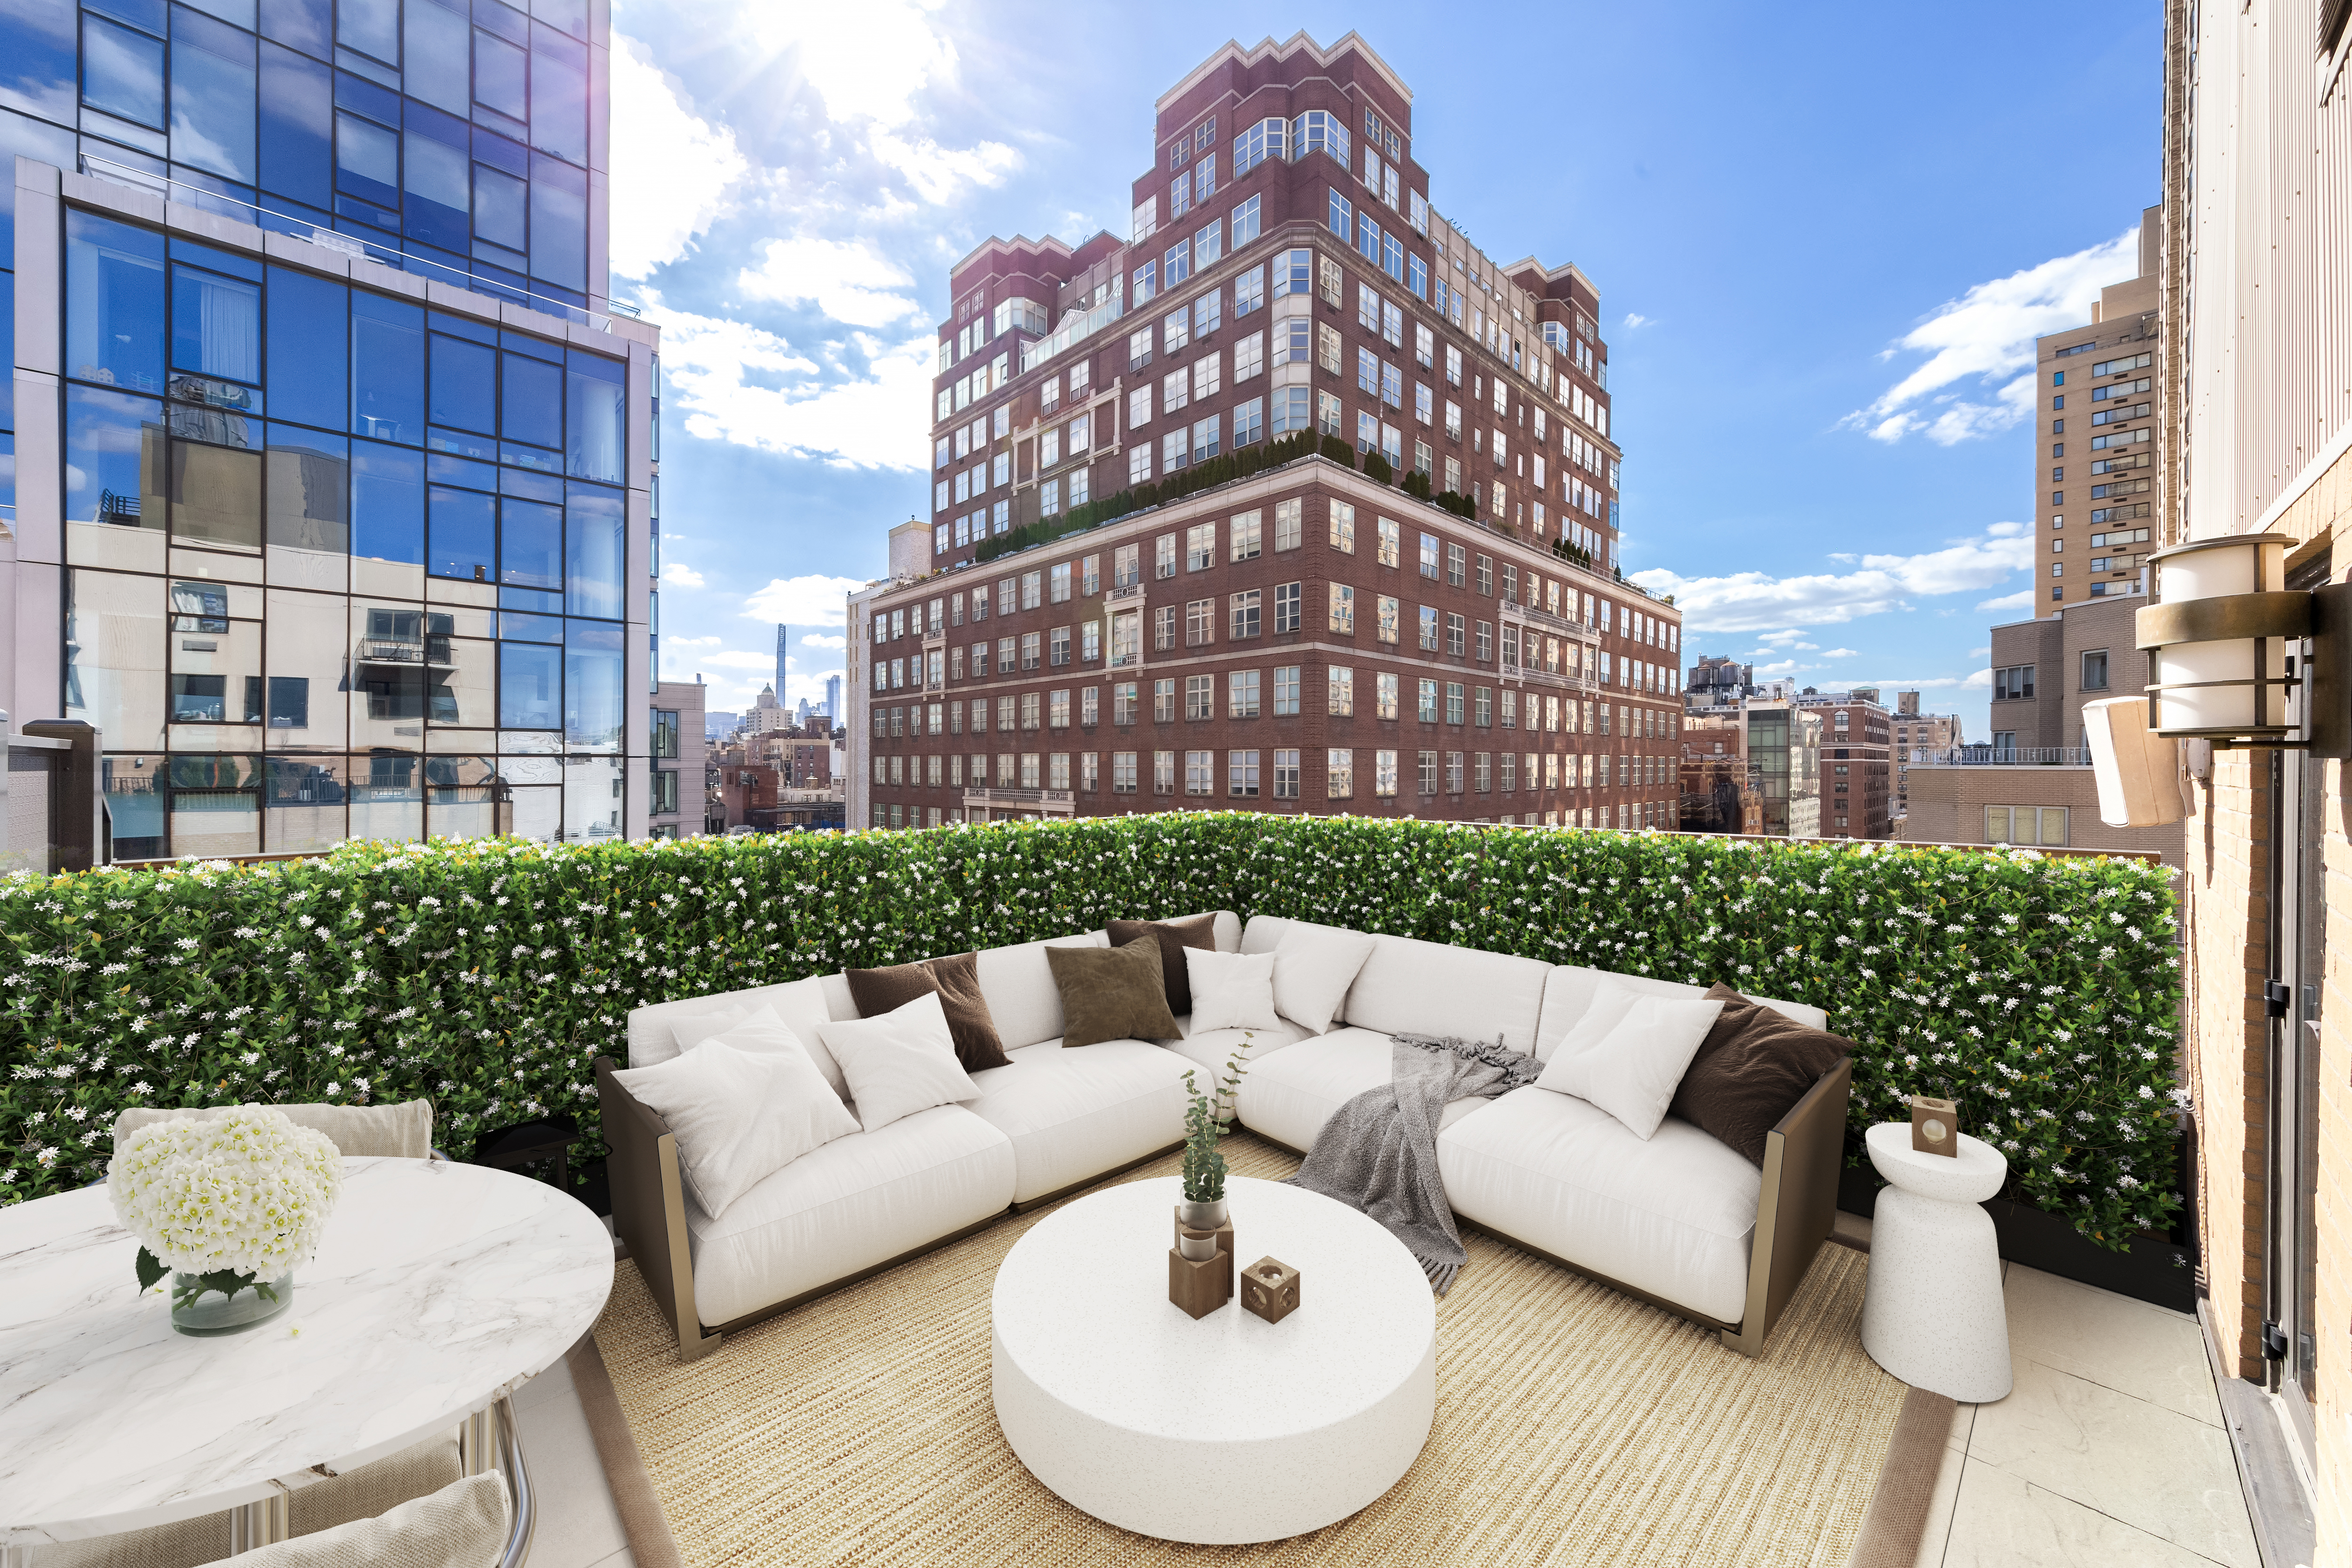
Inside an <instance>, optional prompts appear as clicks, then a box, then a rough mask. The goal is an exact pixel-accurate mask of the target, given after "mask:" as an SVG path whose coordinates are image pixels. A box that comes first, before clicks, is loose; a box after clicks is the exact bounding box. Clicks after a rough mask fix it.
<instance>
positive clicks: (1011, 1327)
mask: <svg viewBox="0 0 2352 1568" xmlns="http://www.w3.org/2000/svg"><path fill="white" fill-rule="evenodd" d="M1180 1188H1181V1181H1180V1178H1177V1177H1174V1176H1167V1177H1161V1178H1158V1179H1155V1180H1151V1181H1142V1182H1129V1183H1125V1184H1121V1185H1118V1186H1115V1187H1111V1188H1108V1189H1107V1190H1105V1191H1102V1192H1099V1193H1095V1194H1090V1195H1088V1196H1087V1197H1083V1198H1080V1199H1078V1200H1077V1201H1076V1202H1075V1203H1073V1204H1070V1205H1067V1206H1066V1207H1064V1208H1061V1209H1058V1210H1056V1211H1055V1212H1054V1213H1053V1214H1050V1215H1046V1216H1045V1219H1044V1220H1042V1221H1040V1222H1039V1223H1038V1224H1037V1225H1036V1226H1035V1227H1034V1228H1033V1229H1032V1230H1031V1231H1030V1232H1029V1234H1027V1235H1026V1236H1024V1237H1022V1238H1021V1239H1020V1240H1019V1241H1018V1242H1016V1243H1014V1244H1013V1250H1012V1251H1011V1252H1009V1253H1007V1254H1006V1255H1005V1258H1004V1262H1003V1265H1001V1266H1000V1267H999V1268H998V1269H997V1271H996V1289H995V1293H994V1296H993V1298H992V1301H991V1317H992V1323H991V1333H990V1355H991V1363H992V1383H993V1385H994V1393H995V1397H996V1418H997V1421H998V1423H999V1424H1000V1425H1001V1426H1003V1429H1004V1436H1005V1440H1006V1441H1007V1442H1009V1443H1010V1444H1011V1445H1012V1446H1013V1452H1014V1453H1015V1454H1017V1455H1019V1456H1020V1458H1021V1462H1022V1463H1023V1464H1024V1465H1026V1466H1028V1467H1029V1470H1030V1473H1031V1474H1032V1475H1034V1476H1035V1477H1036V1478H1037V1479H1038V1480H1040V1481H1041V1482H1043V1483H1044V1484H1045V1486H1046V1487H1047V1488H1048V1489H1051V1490H1052V1491H1053V1492H1055V1494H1056V1495H1057V1496H1059V1497H1061V1498H1063V1499H1065V1500H1067V1501H1069V1502H1070V1503H1073V1504H1075V1505H1076V1507H1078V1508H1081V1509H1084V1510H1086V1511H1087V1512H1088V1513H1090V1514H1092V1515H1094V1516H1095V1517H1096V1518H1097V1519H1100V1520H1105V1521H1108V1522H1109V1523H1112V1524H1115V1525H1118V1526H1119V1527H1120V1528H1121V1529H1124V1530H1132V1531H1137V1532H1138V1533H1139V1534H1143V1535H1151V1536H1157V1537H1160V1539H1162V1540H1167V1541H1184V1542H1202V1543H1210V1544H1235V1543H1239V1542H1253V1541H1275V1540H1279V1539H1281V1538H1283V1537H1285V1536H1291V1535H1297V1534H1300V1533H1302V1532H1304V1531H1309V1530H1319V1529H1320V1528H1322V1527H1323V1526H1324V1525H1327V1524H1331V1523H1334V1522H1336V1521H1339V1520H1342V1519H1345V1518H1347V1517H1348V1516H1349V1514H1351V1513H1353V1512H1355V1511H1356V1510H1358V1509H1360V1508H1362V1507H1363V1506H1364V1505H1365V1504H1367V1503H1369V1502H1370V1501H1372V1500H1374V1499H1375V1498H1377V1497H1379V1496H1380V1495H1381V1493H1382V1492H1384V1491H1386V1490H1388V1489H1389V1488H1391V1487H1392V1486H1394V1485H1395V1484H1396V1483H1397V1481H1398V1480H1399V1479H1401V1478H1402V1476H1403V1475H1404V1473H1405V1471H1406V1470H1407V1469H1409V1468H1412V1461H1413V1459H1414V1458H1415V1457H1416V1456H1418V1455H1419V1454H1420V1452H1421V1448H1422V1445H1423V1443H1424V1442H1425V1441H1427V1439H1428V1436H1429V1426H1430V1421H1431V1418H1432V1417H1433V1415H1434V1414H1435V1411H1436V1402H1437V1312H1436V1304H1435V1301H1434V1300H1433V1297H1432V1296H1431V1294H1430V1289H1429V1279H1428V1278H1427V1276H1425V1275H1423V1273H1422V1271H1421V1266H1420V1265H1419V1264H1417V1263H1415V1262H1414V1261H1413V1260H1412V1254H1411V1253H1409V1252H1407V1251H1406V1250H1405V1248H1404V1245H1403V1244H1402V1242H1400V1241H1398V1240H1397V1239H1396V1238H1395V1237H1392V1236H1391V1235H1390V1234H1389V1233H1388V1232H1387V1231H1385V1230H1383V1229H1381V1226H1378V1225H1376V1224H1375V1223H1373V1222H1372V1221H1371V1220H1370V1219H1368V1218H1366V1217H1365V1216H1364V1215H1361V1214H1359V1213H1358V1212H1356V1211H1355V1210H1354V1209H1351V1208H1349V1207H1348V1206H1347V1205H1344V1204H1339V1203H1335V1202H1333V1201H1332V1200H1331V1199H1329V1198H1327V1197H1324V1196H1322V1195H1321V1194H1317V1193H1310V1192H1306V1191H1304V1190H1302V1189H1300V1188H1297V1187H1287V1186H1283V1185H1281V1184H1278V1183H1275V1182H1263V1181H1253V1180H1249V1179H1247V1178H1243V1177H1235V1178H1234V1179H1233V1180H1232V1181H1231V1182H1230V1183H1229V1184H1228V1186H1227V1190H1226V1196H1227V1197H1228V1199H1229V1200H1230V1201H1231V1204H1232V1206H1233V1225H1234V1243H1235V1247H1236V1248H1237V1250H1238V1253H1239V1259H1238V1262H1239V1266H1240V1267H1247V1266H1248V1265H1249V1264H1252V1263H1255V1262H1256V1261H1257V1260H1258V1259H1259V1258H1265V1257H1268V1256H1271V1257H1274V1258H1280V1259H1281V1260H1282V1261H1283V1262H1285V1263H1287V1264H1289V1265H1290V1266H1291V1267H1292V1268H1297V1270H1298V1271H1299V1304H1298V1307H1297V1310H1294V1311H1293V1312H1291V1313H1290V1315H1289V1316H1287V1317H1286V1318H1285V1319H1283V1321H1280V1322H1278V1323H1269V1322H1266V1321H1264V1320H1263V1319H1261V1318H1258V1317H1256V1316H1255V1315H1254V1314H1252V1313H1249V1312H1246V1311H1244V1310H1242V1306H1241V1300H1240V1298H1239V1296H1238V1295H1236V1296H1235V1297H1234V1300H1229V1301H1227V1302H1226V1303H1225V1304H1224V1305H1223V1306H1222V1307H1220V1308H1218V1309H1216V1310H1213V1311H1212V1312H1210V1313H1208V1314H1207V1315H1206V1316H1204V1317H1202V1318H1200V1319H1198V1320H1194V1319H1192V1318H1190V1317H1187V1316H1186V1315H1185V1313H1184V1311H1183V1310H1182V1309H1181V1308H1180V1307H1178V1306H1176V1305H1175V1304H1173V1303H1172V1302H1171V1301H1170V1300H1168V1248H1169V1246H1170V1243H1171V1221H1170V1212H1171V1207H1172V1205H1174V1204H1175V1203H1176V1201H1177V1198H1178V1197H1179V1195H1180Z"/></svg>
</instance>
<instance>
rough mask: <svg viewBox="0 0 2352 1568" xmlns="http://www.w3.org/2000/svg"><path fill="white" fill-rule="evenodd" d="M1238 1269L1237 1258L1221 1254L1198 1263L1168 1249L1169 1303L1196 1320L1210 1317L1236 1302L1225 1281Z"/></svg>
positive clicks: (1225, 1253)
mask: <svg viewBox="0 0 2352 1568" xmlns="http://www.w3.org/2000/svg"><path fill="white" fill-rule="evenodd" d="M1233 1266H1234V1258H1233V1254H1231V1253H1229V1252H1220V1253H1218V1254H1217V1255H1216V1256H1215V1257H1213V1258H1202V1259H1201V1260H1200V1261H1199V1262H1198V1263H1195V1262H1193V1261H1192V1259H1191V1258H1187V1257H1185V1256H1184V1255H1183V1254H1182V1253H1181V1252H1179V1251H1177V1250H1176V1249H1175V1248H1174V1247H1170V1248H1169V1249H1168V1299H1169V1300H1171V1301H1173V1302H1174V1303H1175V1304H1176V1305H1178V1306H1179V1307H1181V1308H1183V1309H1184V1310H1185V1312H1186V1313H1187V1314H1188V1315H1189V1316H1192V1317H1194V1318H1204V1317H1207V1316H1208V1315H1209V1314H1210V1313H1211V1312H1213V1311H1215V1310H1217V1309H1218V1308H1220V1307H1222V1306H1223V1305H1224V1304H1225V1303H1226V1302H1227V1301H1228V1300H1232V1299H1233V1292H1232V1291H1231V1290H1230V1289H1226V1287H1225V1279H1226V1277H1227V1275H1228V1273H1229V1272H1230V1271H1231V1269H1232V1268H1233Z"/></svg>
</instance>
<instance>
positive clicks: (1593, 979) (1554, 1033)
mask: <svg viewBox="0 0 2352 1568" xmlns="http://www.w3.org/2000/svg"><path fill="white" fill-rule="evenodd" d="M1246 934H1247V933H1246V932H1245V933H1244V937H1246ZM1604 980H1608V981H1614V982H1615V983H1616V984H1620V985H1623V986H1627V987H1629V988H1631V989H1633V990H1635V991H1639V992H1641V993H1643V994H1644V995H1649V996H1665V997H1670V998H1674V999H1676V1000H1685V1001H1686V1000H1689V999H1691V998H1693V997H1698V996H1704V995H1706V991H1707V988H1706V986H1704V985H1685V984H1683V983H1682V982H1681V981H1679V980H1654V979H1652V978H1651V977H1650V976H1648V975H1646V974H1619V973H1615V972H1614V971H1612V970H1606V969H1586V968H1584V967H1583V966H1582V965H1580V964H1574V963H1557V964H1554V965H1552V966H1551V973H1550V975H1549V978H1548V979H1547V980H1546V981H1545V984H1544V992H1543V1015H1542V1017H1541V1018H1540V1019H1539V1020H1538V1023H1537V1025H1536V1045H1535V1054H1536V1055H1537V1056H1538V1057H1540V1058H1543V1059H1544V1060H1546V1061H1549V1060H1550V1059H1551V1053H1552V1048H1553V1047H1556V1046H1558V1045H1559V1042H1560V1039H1561V1037H1563V1036H1565V1035H1566V1034H1567V1033H1568V1031H1569V1030H1570V1029H1571V1028H1573V1027H1575V1026H1576V1021H1577V1020H1578V1019H1579V1018H1581V1017H1583V1016H1584V1014H1585V1010H1586V1009H1587V1008H1589V1007H1591V1005H1592V998H1593V994H1594V993H1596V992H1597V991H1599V990H1600V988H1601V982H1602V981H1604ZM1743 994H1749V995H1751V997H1752V999H1753V1000H1754V1001H1756V1002H1758V1003H1759V1004H1761V1005H1764V1006H1767V1007H1769V1008H1771V1009H1772V1011H1774V1012H1775V1013H1779V1014H1780V1015H1782V1016H1785V1017H1790V1018H1794V1019H1795V1020H1796V1021H1797V1022H1798V1023H1800V1024H1802V1025H1804V1026H1807V1027H1808V1028H1814V1029H1826V1028H1828V1027H1829V1026H1830V1016H1829V1015H1828V1014H1827V1013H1824V1012H1822V1010H1821V1009H1820V1008H1819V1007H1814V1006H1809V1005H1806V1004H1805V1003H1802V1002H1780V1001H1776V1000H1774V999H1773V998H1771V997H1769V996H1753V994H1752V993H1743ZM1349 1000H1350V1001H1352V1000H1353V998H1352V997H1351V998H1349ZM1523 1048H1524V1047H1523Z"/></svg>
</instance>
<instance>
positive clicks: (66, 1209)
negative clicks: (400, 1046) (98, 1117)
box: [0, 1159, 613, 1546]
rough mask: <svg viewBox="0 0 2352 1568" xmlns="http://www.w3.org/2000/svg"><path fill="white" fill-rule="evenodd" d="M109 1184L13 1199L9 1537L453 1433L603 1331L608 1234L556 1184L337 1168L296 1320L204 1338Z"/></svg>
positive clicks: (259, 1486)
mask: <svg viewBox="0 0 2352 1568" xmlns="http://www.w3.org/2000/svg"><path fill="white" fill-rule="evenodd" d="M137 1252H138V1243H137V1242H136V1241H134V1240H133V1239H132V1238H131V1235H130V1233H129V1232H127V1231H125V1230H124V1229H123V1228H122V1227H121V1226H120V1225H119V1224H117V1223H116V1221H115V1218H114V1210H113V1206H112V1205H110V1203H109V1202H108V1201H107V1195H106V1190H105V1189H104V1188H103V1187H91V1188H85V1189H84V1190H82V1191H80V1192H74V1193H66V1194H59V1195H58V1196H55V1197H48V1198H42V1199H39V1200H38V1201H37V1202H33V1203H26V1204H18V1205H15V1206H13V1207H10V1208H5V1209H0V1545H20V1546H22V1545H33V1546H37V1545H39V1544H40V1543H42V1542H60V1541H73V1540H81V1539H86V1538H88V1537H90V1536H94V1535H107V1534H112V1533H114V1532H116V1531H125V1530H136V1529H141V1528H143V1527H145V1526H148V1525H154V1524H165V1523H169V1522H171V1521H174V1520H180V1519H188V1518H193V1517H194V1516H196V1515H200V1514H205V1513H214V1512H217V1511H219V1510H223V1509H227V1508H232V1507H235V1506H237V1505H238V1504H241V1503H247V1502H255V1501H258V1500H262V1499H264V1498H267V1497H268V1496H271V1495H273V1494H274V1493H276V1492H277V1491H278V1490H280V1489H293V1488H297V1487H300V1486H304V1485H309V1484H311V1483H314V1482H316V1481H318V1480H320V1479H325V1477H326V1476H328V1475H331V1474H337V1473H341V1472H343V1471H348V1470H350V1469H352V1468H357V1467H358V1466H360V1465H362V1464H366V1463H368V1462H370V1461H371V1460H374V1459H379V1458H384V1457H385V1456H387V1455H389V1454H393V1453H395V1452H397V1451H398V1450H400V1449H402V1448H404V1447H408V1446H409V1445H411V1444H413V1443H416V1442H418V1441H421V1440H422V1439H424V1438H425V1437H427V1436H431V1435H433V1434H434V1433H436V1432H440V1431H446V1430H447V1429H449V1428H450V1427H452V1426H456V1425H457V1422H458V1421H459V1420H460V1419H462V1418H463V1417H464V1416H466V1415H469V1414H471V1413H472V1412H474V1411H477V1410H479V1409H482V1408H483V1407H485V1406H487V1405H490V1404H492V1403H494V1402H496V1401H497V1400H499V1399H500V1398H502V1397H504V1396H505V1395H507V1394H509V1393H510V1392H512V1391H513V1390H514V1389H515V1388H516V1387H517V1386H518V1385H520V1384H523V1383H525V1382H527V1381H529V1380H530V1378H531V1377H533V1376H535V1375H537V1374H538V1373H541V1372H543V1371H545V1370H546V1369H547V1368H548V1367H549V1366H551V1364H553V1363H554V1362H555V1360H556V1359H557V1358H558V1357H559V1356H561V1355H562V1354H563V1353H564V1352H565V1351H567V1350H569V1349H570V1348H571V1347H572V1344H574V1343H575V1342H577V1341H578V1340H579V1338H580V1336H581V1335H582V1334H583V1333H585V1332H586V1331H588V1329H589V1327H590V1326H591V1325H592V1324H593V1323H594V1321H596V1315H597V1313H598V1312H599V1311H600V1310H602V1309H603V1307H604V1298H605V1296H606V1295H607V1294H609V1293H610V1291H611V1289H612V1285H613V1244H612V1239H611V1237H609V1236H608V1235H607V1234H606V1233H605V1230H604V1226H603V1224H602V1222H600V1221H599V1220H598V1219H597V1218H596V1216H595V1215H593V1214H591V1213H590V1212H589V1211H588V1209H587V1208H586V1207H585V1206H583V1205H581V1204H580V1203H578V1202H576V1201H574V1200H573V1199H572V1198H570V1197H567V1196H565V1195H564V1194H562V1193H559V1192H557V1191H556V1190H555V1189H554V1188H553V1187H551V1186H549V1185H547V1184H544V1183H541V1182H536V1181H532V1180H530V1179H529V1178H527V1177H523V1176H519V1175H515V1174H513V1173H509V1172H504V1171H493V1170H489V1169H487V1168H485V1167H483V1166H479V1165H464V1164H452V1163H448V1162H446V1161H435V1162H429V1163H428V1162H426V1161H423V1160H389V1159H346V1160H345V1161H344V1162H343V1191H342V1197H341V1202H340V1203H339V1204H338V1205H336V1208H335V1212H334V1214H333V1215H331V1217H330V1218H329V1220H328V1222H327V1226H326V1231H325V1234H324V1236H323V1237H322V1238H321V1240H320V1247H319V1254H318V1256H317V1257H316V1258H313V1259H312V1260H311V1262H310V1264H309V1265H308V1266H307V1267H305V1268H299V1269H297V1270H296V1271H295V1275H294V1301H293V1305H292V1306H291V1307H289V1309H288V1310H286V1311H285V1312H284V1313H283V1314H281V1315H280V1316H279V1317H278V1318H277V1319H275V1320H273V1321H269V1322H267V1323H264V1324H262V1325H260V1326H259V1327H257V1328H255V1329H253V1330H250V1331H247V1332H245V1333H242V1334H234V1335H228V1336H226V1337H223V1338H219V1339H194V1338H190V1337H188V1336H185V1335H183V1334H179V1333H176V1332H174V1331H173V1328H172V1323H171V1310H170V1303H169V1300H168V1296H167V1295H166V1294H165V1292H166V1291H167V1290H168V1288H169V1282H168V1281H166V1283H165V1285H163V1286H162V1287H158V1288H157V1289H155V1290H152V1291H149V1292H146V1293H144V1294H142V1293H141V1292H140V1290H139V1286H138V1280H137V1277H136V1275H135V1274H134V1272H133V1269H132V1261H133V1259H134V1258H135V1257H136V1255H137Z"/></svg>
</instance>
